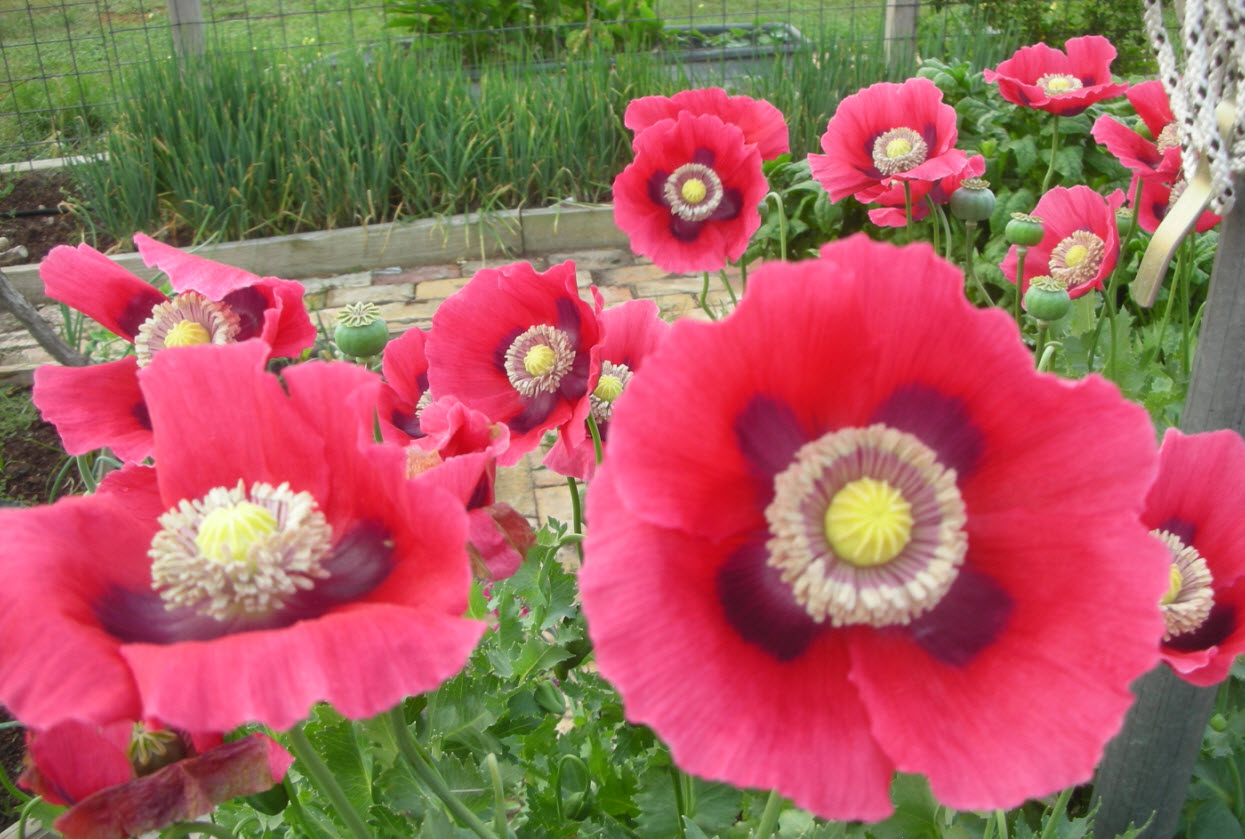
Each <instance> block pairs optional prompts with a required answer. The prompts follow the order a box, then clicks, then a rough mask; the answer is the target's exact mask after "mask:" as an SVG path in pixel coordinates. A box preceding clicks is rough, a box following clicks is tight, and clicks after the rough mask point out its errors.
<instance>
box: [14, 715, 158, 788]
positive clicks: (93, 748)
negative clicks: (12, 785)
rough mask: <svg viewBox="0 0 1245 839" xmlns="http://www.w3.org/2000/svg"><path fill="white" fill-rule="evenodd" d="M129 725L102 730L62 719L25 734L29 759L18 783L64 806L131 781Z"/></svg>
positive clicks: (130, 728)
mask: <svg viewBox="0 0 1245 839" xmlns="http://www.w3.org/2000/svg"><path fill="white" fill-rule="evenodd" d="M132 730H133V723H131V722H129V721H125V722H119V723H113V724H111V725H108V726H106V727H101V726H98V725H94V724H91V723H86V722H80V721H78V720H67V721H66V722H63V723H61V724H59V725H56V726H53V727H52V728H49V729H46V730H43V731H35V732H29V733H28V734H27V739H26V751H27V755H28V759H27V762H26V768H25V770H24V771H23V772H22V776H21V778H19V779H18V783H20V784H21V785H22V786H24V787H26V788H27V789H30V790H32V791H33V792H34V793H35V794H36V795H40V796H42V797H43V798H45V799H46V800H48V801H50V802H52V803H53V804H64V805H69V804H73V803H75V802H77V801H81V800H82V799H84V798H86V797H87V796H88V795H91V794H92V793H95V792H99V791H100V790H102V789H107V788H108V787H112V786H116V785H117V784H124V783H125V782H127V781H130V780H132V779H133V778H134V767H133V766H131V765H130V760H129V758H128V757H127V756H126V747H127V746H128V745H129V742H130V732H131V731H132Z"/></svg>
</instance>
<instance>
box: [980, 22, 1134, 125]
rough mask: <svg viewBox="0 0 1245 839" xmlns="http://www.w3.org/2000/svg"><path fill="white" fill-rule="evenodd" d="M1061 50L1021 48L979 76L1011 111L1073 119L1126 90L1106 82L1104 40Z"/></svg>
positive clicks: (1108, 48)
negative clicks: (1029, 110)
mask: <svg viewBox="0 0 1245 839" xmlns="http://www.w3.org/2000/svg"><path fill="white" fill-rule="evenodd" d="M1064 50H1066V52H1065V51H1064ZM1064 50H1057V49H1055V48H1054V47H1050V46H1047V45H1046V44H1044V43H1037V44H1034V45H1033V46H1029V47H1021V48H1020V49H1018V50H1017V51H1016V53H1015V55H1013V56H1012V57H1011V58H1009V59H1007V60H1006V61H1004V62H1003V63H1002V64H1000V65H999V66H998V67H996V68H995V69H993V70H985V71H983V72H984V74H985V77H986V81H987V82H989V83H994V82H998V84H999V94H1000V95H1001V96H1002V97H1003V98H1004V99H1006V100H1007V101H1008V102H1011V103H1012V104H1013V105H1020V106H1022V107H1025V108H1037V109H1039V110H1042V111H1046V112H1048V113H1052V114H1056V115H1059V116H1076V115H1077V114H1079V113H1081V112H1082V111H1084V110H1085V109H1086V108H1088V107H1089V106H1090V105H1092V104H1094V103H1095V102H1101V101H1102V100H1103V99H1110V98H1112V97H1114V96H1119V95H1120V94H1121V93H1123V92H1124V91H1125V90H1127V89H1128V85H1126V84H1116V83H1114V82H1112V81H1111V62H1112V61H1114V60H1115V47H1113V46H1112V45H1111V42H1110V41H1108V40H1107V39H1106V38H1104V37H1102V36H1101V35H1085V36H1083V37H1080V38H1070V39H1069V40H1068V41H1067V42H1066V43H1065V44H1064Z"/></svg>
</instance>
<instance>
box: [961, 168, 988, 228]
mask: <svg viewBox="0 0 1245 839" xmlns="http://www.w3.org/2000/svg"><path fill="white" fill-rule="evenodd" d="M950 204H951V214H952V215H953V216H955V217H956V218H958V219H959V220H960V221H972V222H977V221H985V220H986V219H988V218H990V215H991V213H993V212H994V192H992V191H991V189H990V182H989V181H987V180H985V179H984V178H968V179H966V180H965V181H964V182H963V183H962V184H960V188H959V189H957V190H956V191H955V192H953V193H951V198H950Z"/></svg>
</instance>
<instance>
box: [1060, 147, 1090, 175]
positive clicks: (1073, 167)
mask: <svg viewBox="0 0 1245 839" xmlns="http://www.w3.org/2000/svg"><path fill="white" fill-rule="evenodd" d="M1083 157H1084V151H1082V149H1081V147H1080V146H1079V145H1070V146H1063V147H1062V148H1060V149H1059V150H1057V151H1056V152H1055V171H1056V172H1058V173H1059V174H1060V175H1062V176H1063V177H1064V178H1065V179H1066V181H1065V185H1070V184H1076V183H1080V181H1081V180H1082V179H1083V170H1082V167H1081V161H1082V159H1083Z"/></svg>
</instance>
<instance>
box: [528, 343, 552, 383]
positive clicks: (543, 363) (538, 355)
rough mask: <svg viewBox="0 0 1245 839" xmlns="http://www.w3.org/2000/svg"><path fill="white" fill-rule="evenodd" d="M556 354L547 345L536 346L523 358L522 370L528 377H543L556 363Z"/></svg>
mask: <svg viewBox="0 0 1245 839" xmlns="http://www.w3.org/2000/svg"><path fill="white" fill-rule="evenodd" d="M557 360H558V357H557V354H556V353H555V352H554V351H553V348H552V347H550V346H549V345H547V344H536V345H535V346H533V347H532V348H531V349H529V350H528V351H527V353H526V354H524V356H523V369H524V370H526V371H527V372H528V375H529V376H543V375H545V374H546V373H548V372H549V371H550V370H552V369H553V366H554V364H556V363H557Z"/></svg>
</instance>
